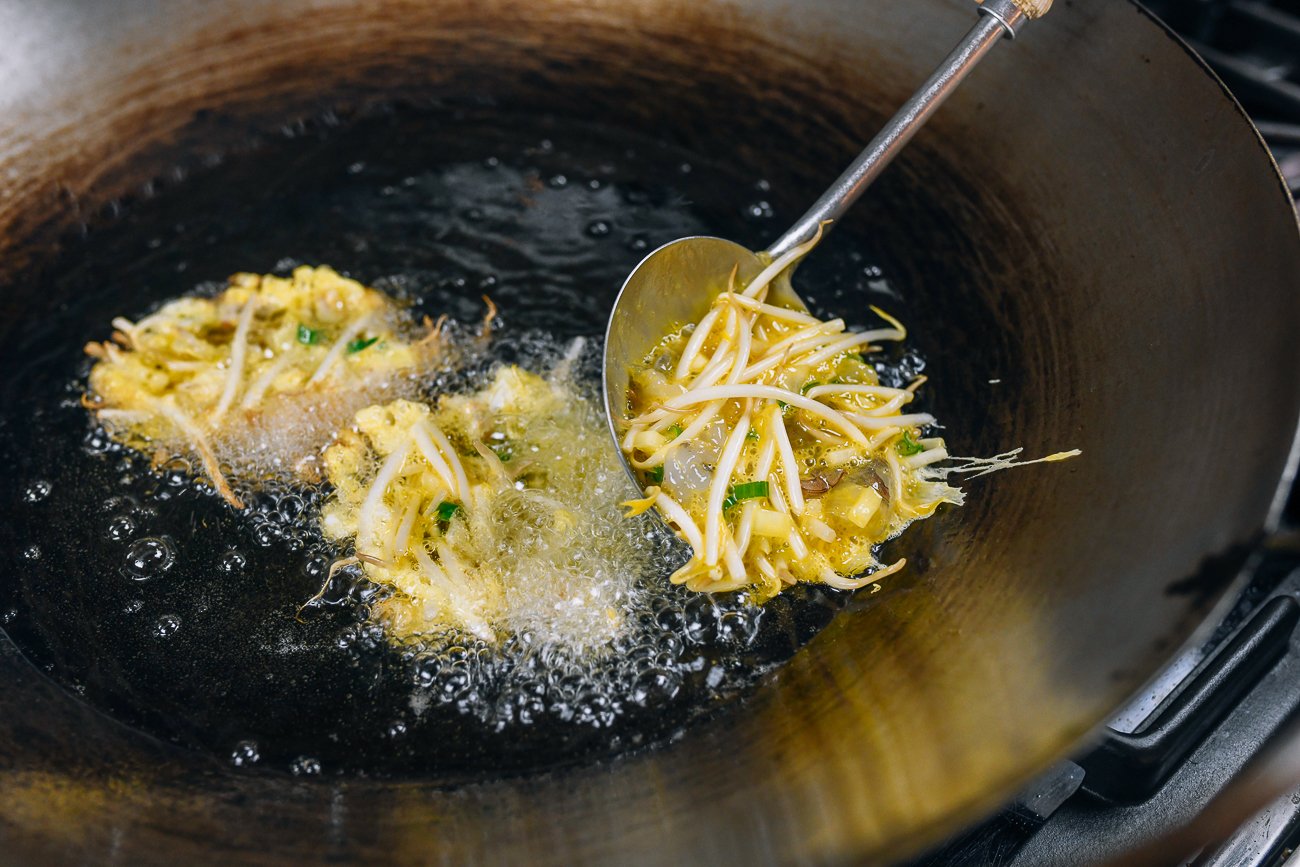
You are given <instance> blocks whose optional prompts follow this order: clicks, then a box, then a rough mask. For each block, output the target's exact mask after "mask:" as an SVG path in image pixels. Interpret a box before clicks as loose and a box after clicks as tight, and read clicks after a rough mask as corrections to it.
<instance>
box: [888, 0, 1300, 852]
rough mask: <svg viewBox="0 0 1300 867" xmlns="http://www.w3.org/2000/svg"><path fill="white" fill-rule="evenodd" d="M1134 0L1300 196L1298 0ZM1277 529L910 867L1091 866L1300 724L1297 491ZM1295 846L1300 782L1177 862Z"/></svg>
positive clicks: (1145, 835) (1207, 795)
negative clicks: (1044, 762)
mask: <svg viewBox="0 0 1300 867" xmlns="http://www.w3.org/2000/svg"><path fill="white" fill-rule="evenodd" d="M1146 5H1147V6H1148V8H1150V9H1151V11H1153V12H1155V13H1156V14H1157V15H1159V16H1160V17H1161V18H1163V19H1164V20H1165V21H1166V22H1167V23H1168V24H1169V25H1170V26H1171V27H1172V28H1174V29H1175V30H1176V31H1177V32H1178V33H1179V34H1180V35H1181V36H1182V37H1183V38H1184V39H1185V40H1186V41H1187V42H1188V43H1189V44H1190V45H1191V46H1192V47H1193V48H1194V49H1195V50H1196V51H1197V53H1199V54H1200V55H1201V56H1202V57H1203V58H1204V59H1205V60H1206V61H1207V62H1208V63H1209V64H1210V66H1211V67H1213V69H1214V71H1215V72H1216V73H1217V74H1218V75H1219V77H1220V78H1222V79H1223V80H1224V82H1225V83H1226V84H1227V85H1228V87H1229V88H1230V89H1231V90H1232V92H1233V93H1234V94H1235V95H1236V96H1237V98H1238V99H1239V100H1241V102H1242V104H1243V106H1245V108H1246V110H1247V112H1249V113H1250V115H1251V118H1252V119H1253V120H1254V121H1255V123H1256V125H1257V126H1258V127H1259V129H1260V132H1261V133H1262V134H1263V136H1264V139H1265V141H1266V142H1267V143H1268V145H1269V147H1270V149H1271V150H1272V151H1273V154H1274V156H1275V157H1276V159H1277V161H1278V164H1279V166H1280V167H1281V168H1282V171H1283V174H1284V176H1285V177H1286V179H1287V183H1288V184H1289V186H1290V188H1291V191H1292V193H1293V195H1294V194H1300V0H1146ZM1298 276H1300V275H1298ZM1282 524H1283V529H1282V530H1281V531H1280V532H1279V533H1278V534H1277V535H1275V536H1274V537H1273V539H1272V541H1271V542H1270V544H1268V545H1267V546H1266V547H1265V548H1264V549H1262V550H1261V551H1260V552H1258V554H1257V555H1255V556H1254V557H1253V558H1252V559H1251V561H1250V562H1249V563H1248V565H1247V576H1248V577H1247V579H1246V582H1245V585H1244V589H1243V590H1242V591H1241V593H1240V595H1239V596H1238V598H1237V599H1236V600H1235V603H1234V604H1233V606H1232V607H1231V609H1230V610H1229V612H1228V613H1227V615H1226V616H1225V617H1224V618H1223V620H1222V621H1221V622H1220V623H1219V624H1218V626H1217V628H1215V630H1214V632H1213V634H1211V635H1210V637H1209V638H1208V639H1207V640H1205V641H1204V642H1203V643H1202V644H1200V645H1199V646H1197V647H1194V648H1192V649H1191V650H1189V651H1187V652H1186V653H1184V654H1183V655H1182V656H1181V657H1179V658H1178V659H1177V660H1175V661H1174V662H1173V663H1172V664H1171V665H1170V666H1169V667H1168V668H1167V669H1166V670H1165V672H1164V673H1163V674H1162V675H1161V676H1160V677H1159V678H1158V679H1157V680H1156V682H1155V683H1153V684H1152V686H1151V687H1150V688H1149V689H1148V690H1147V691H1146V692H1144V693H1143V694H1142V695H1141V696H1139V697H1138V698H1137V699H1135V700H1134V702H1133V703H1132V704H1131V705H1130V706H1129V707H1126V708H1124V709H1123V710H1122V711H1121V712H1120V713H1119V714H1118V715H1117V716H1116V717H1115V718H1114V719H1113V720H1111V722H1110V723H1109V725H1108V726H1107V728H1106V731H1105V734H1104V736H1103V738H1102V741H1101V743H1100V744H1099V745H1097V746H1096V747H1095V748H1094V749H1093V750H1091V751H1090V752H1088V753H1086V754H1084V755H1081V756H1078V757H1076V758H1075V759H1074V760H1073V761H1068V762H1064V763H1062V764H1061V765H1060V766H1058V767H1056V768H1054V769H1052V770H1051V771H1050V772H1049V773H1047V774H1046V775H1045V776H1043V777H1042V778H1041V779H1039V780H1038V781H1036V782H1035V783H1034V784H1033V785H1032V786H1031V787H1030V788H1029V789H1027V790H1026V791H1024V792H1022V793H1021V795H1020V796H1019V797H1018V798H1017V799H1016V800H1015V801H1014V802H1013V803H1012V804H1009V805H1008V806H1007V807H1006V808H1005V809H1004V810H1003V811H1002V812H1001V813H1000V814H998V815H996V816H994V817H993V818H992V819H990V820H988V821H987V822H985V823H983V824H982V825H979V826H978V827H976V828H973V829H970V830H968V831H966V832H965V833H963V834H961V835H959V836H958V837H956V838H954V839H952V840H950V841H948V842H947V843H946V844H944V845H943V846H941V847H939V848H938V849H936V850H935V851H933V852H931V853H929V854H928V855H926V856H924V857H922V858H920V859H917V860H916V861H914V862H912V864H911V865H909V867H967V865H970V867H975V865H980V867H1002V865H1005V867H1031V865H1032V867H1045V865H1062V867H1064V865H1071V867H1073V865H1079V864H1087V863H1102V862H1107V861H1109V860H1110V859H1112V858H1114V857H1116V856H1118V855H1120V854H1122V853H1125V852H1131V851H1132V850H1133V849H1134V848H1136V847H1137V846H1139V845H1141V844H1143V843H1149V842H1150V841H1151V840H1153V839H1157V838H1158V837H1160V836H1161V835H1162V834H1164V833H1167V832H1169V831H1171V830H1172V829H1174V828H1178V827H1180V826H1184V825H1187V824H1188V823H1190V822H1191V821H1192V820H1193V819H1195V818H1196V817H1197V816H1199V815H1200V814H1201V811H1202V810H1203V809H1204V808H1205V807H1206V805H1207V804H1208V803H1209V802H1210V801H1211V799H1212V798H1213V797H1214V796H1215V795H1216V794H1218V793H1220V792H1221V791H1223V790H1224V788H1225V786H1227V785H1228V783H1229V782H1230V781H1232V780H1233V779H1235V778H1237V777H1238V776H1239V775H1240V774H1241V772H1242V770H1243V768H1245V767H1246V765H1247V764H1248V762H1249V761H1250V760H1251V759H1252V758H1253V757H1255V756H1256V755H1257V754H1259V752H1260V751H1261V749H1263V748H1264V746H1265V744H1267V743H1268V742H1269V740H1270V738H1271V737H1272V736H1273V735H1274V734H1275V733H1276V732H1278V730H1279V729H1281V728H1282V727H1283V726H1284V725H1286V724H1287V723H1288V722H1290V721H1292V719H1293V718H1296V717H1300V630H1297V628H1296V627H1297V625H1300V531H1297V530H1296V529H1294V528H1300V487H1297V488H1295V489H1293V490H1292V492H1291V496H1290V500H1289V502H1288V503H1287V505H1286V508H1285V510H1284V515H1283V519H1282ZM1286 528H1291V529H1289V530H1288V529H1286ZM1297 847H1300V781H1297V787H1296V789H1295V791H1293V792H1292V793H1290V794H1289V795H1287V796H1286V797H1283V798H1281V799H1279V800H1278V801H1277V802H1276V803H1274V804H1273V805H1271V806H1270V807H1269V808H1268V809H1266V810H1265V811H1263V812H1262V813H1260V814H1259V815H1258V816H1256V817H1255V818H1254V819H1252V820H1251V821H1249V822H1247V823H1246V824H1245V825H1244V826H1242V827H1241V828H1240V829H1239V830H1238V831H1237V832H1236V833H1235V834H1233V835H1231V836H1230V837H1228V838H1227V839H1224V840H1221V841H1219V842H1218V843H1216V844H1213V845H1211V846H1208V847H1206V848H1205V849H1204V850H1202V851H1201V852H1199V853H1197V854H1196V855H1195V856H1193V857H1192V858H1191V859H1190V860H1188V861H1186V862H1184V864H1186V865H1188V867H1274V865H1279V864H1282V863H1283V862H1284V861H1286V860H1287V858H1288V857H1289V856H1290V854H1291V852H1292V850H1293V849H1295V848H1297ZM1170 854H1171V855H1173V853H1170Z"/></svg>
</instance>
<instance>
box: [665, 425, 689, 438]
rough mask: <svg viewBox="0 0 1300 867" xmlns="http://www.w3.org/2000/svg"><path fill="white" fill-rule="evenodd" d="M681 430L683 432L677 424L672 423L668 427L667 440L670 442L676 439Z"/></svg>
mask: <svg viewBox="0 0 1300 867" xmlns="http://www.w3.org/2000/svg"><path fill="white" fill-rule="evenodd" d="M683 430H685V428H683V427H682V426H681V425H679V424H677V422H673V423H672V424H670V425H668V439H670V440H675V439H677V438H678V437H679V436H681V435H682V431H683Z"/></svg>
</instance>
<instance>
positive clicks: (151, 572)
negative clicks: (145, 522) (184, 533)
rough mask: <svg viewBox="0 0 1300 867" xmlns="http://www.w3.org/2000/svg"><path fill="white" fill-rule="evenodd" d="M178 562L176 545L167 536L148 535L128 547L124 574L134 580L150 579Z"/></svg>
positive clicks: (123, 568)
mask: <svg viewBox="0 0 1300 867" xmlns="http://www.w3.org/2000/svg"><path fill="white" fill-rule="evenodd" d="M175 562H176V546H175V544H173V543H172V540H171V539H170V538H168V537H167V536H146V537H145V538H143V539H137V540H136V541H134V542H132V543H131V547H130V548H127V549H126V565H124V566H123V567H122V574H123V575H125V576H126V577H127V578H130V579H132V580H133V581H149V580H151V579H153V578H157V577H158V576H160V575H162V574H163V573H165V572H166V571H167V570H168V569H170V568H171V567H172V565H173V564H174V563H175Z"/></svg>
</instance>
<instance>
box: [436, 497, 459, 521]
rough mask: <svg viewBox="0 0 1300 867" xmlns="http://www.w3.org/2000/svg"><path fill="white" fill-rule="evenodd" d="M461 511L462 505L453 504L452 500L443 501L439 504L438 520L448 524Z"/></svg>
mask: <svg viewBox="0 0 1300 867" xmlns="http://www.w3.org/2000/svg"><path fill="white" fill-rule="evenodd" d="M459 511H460V503H453V502H452V501H451V500H443V501H442V502H441V503H439V504H438V520H439V521H440V522H442V523H444V524H445V523H447V522H448V521H450V520H451V519H452V518H454V517H455V516H456V514H457V513H458V512H459Z"/></svg>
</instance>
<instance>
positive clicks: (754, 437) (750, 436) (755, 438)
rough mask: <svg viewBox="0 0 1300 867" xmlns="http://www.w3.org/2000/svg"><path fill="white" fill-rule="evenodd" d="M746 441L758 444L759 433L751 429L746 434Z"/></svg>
mask: <svg viewBox="0 0 1300 867" xmlns="http://www.w3.org/2000/svg"><path fill="white" fill-rule="evenodd" d="M745 439H747V440H753V441H754V442H758V431H756V430H754V429H753V428H750V429H749V431H748V432H747V433H746V434H745Z"/></svg>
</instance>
